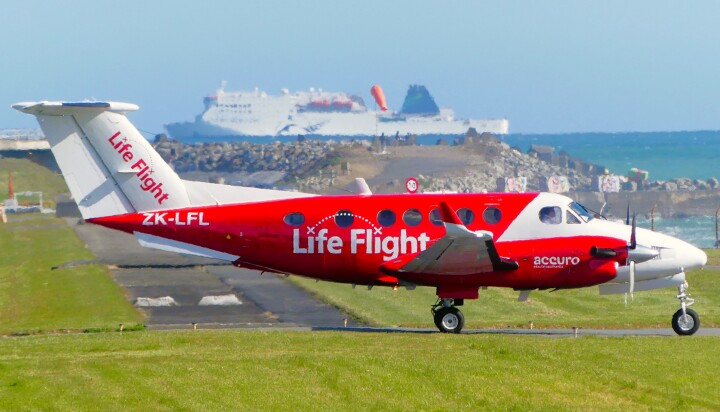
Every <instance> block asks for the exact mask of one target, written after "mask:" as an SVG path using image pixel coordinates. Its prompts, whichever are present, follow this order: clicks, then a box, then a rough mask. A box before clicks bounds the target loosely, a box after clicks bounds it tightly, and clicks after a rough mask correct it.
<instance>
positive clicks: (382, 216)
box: [377, 209, 396, 227]
mask: <svg viewBox="0 0 720 412" xmlns="http://www.w3.org/2000/svg"><path fill="white" fill-rule="evenodd" d="M395 219H396V217H395V212H393V211H392V210H390V209H385V210H381V211H379V212H378V214H377V221H378V223H380V226H385V227H388V226H392V225H394V224H395Z"/></svg>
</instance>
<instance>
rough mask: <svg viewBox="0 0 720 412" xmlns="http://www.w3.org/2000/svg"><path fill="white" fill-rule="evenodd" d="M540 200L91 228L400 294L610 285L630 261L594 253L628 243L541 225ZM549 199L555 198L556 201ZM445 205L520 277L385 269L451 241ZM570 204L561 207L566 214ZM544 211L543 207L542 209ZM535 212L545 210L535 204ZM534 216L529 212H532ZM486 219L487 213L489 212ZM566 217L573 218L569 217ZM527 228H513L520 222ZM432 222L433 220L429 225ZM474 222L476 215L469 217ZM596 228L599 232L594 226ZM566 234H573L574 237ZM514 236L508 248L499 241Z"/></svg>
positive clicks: (336, 208) (414, 200)
mask: <svg viewBox="0 0 720 412" xmlns="http://www.w3.org/2000/svg"><path fill="white" fill-rule="evenodd" d="M541 197H542V196H540V195H538V194H452V195H448V194H442V195H440V194H438V195H371V196H333V197H308V198H300V199H288V200H277V201H269V202H260V203H252V204H237V205H223V206H209V207H202V208H188V209H180V210H174V211H173V210H171V211H159V212H145V213H137V214H126V215H121V216H112V217H105V218H98V219H93V220H91V221H92V222H94V223H97V224H100V225H104V226H107V227H111V228H114V229H120V230H123V231H126V232H129V233H134V232H140V233H147V234H150V235H153V236H158V237H162V238H169V239H174V240H177V241H179V242H183V243H189V244H196V245H202V246H204V247H206V248H209V249H213V250H217V251H222V252H223V253H227V254H230V255H234V256H237V257H238V259H237V261H236V264H237V265H238V266H248V267H256V268H261V269H265V270H269V271H275V272H279V273H292V274H298V275H303V276H309V277H313V278H319V279H323V280H329V281H334V282H344V283H353V284H361V285H388V286H394V285H398V284H403V283H412V284H418V285H426V286H436V287H444V286H453V287H461V288H462V287H465V288H467V289H468V290H472V289H474V290H477V288H478V287H481V286H505V287H514V288H518V289H535V288H540V289H545V288H575V287H583V286H591V285H595V284H599V283H603V282H607V281H609V280H612V279H613V278H614V277H615V276H616V274H617V272H616V269H617V267H618V265H622V264H624V262H625V260H626V258H627V256H626V254H623V253H619V254H618V255H616V256H615V257H613V258H610V259H609V258H598V257H594V256H592V255H591V254H590V250H591V248H592V247H601V248H607V249H618V250H620V249H622V248H623V247H626V246H627V236H624V235H625V233H624V232H625V231H624V230H622V231H621V232H623V233H620V236H611V235H609V234H607V235H602V234H601V235H600V236H598V233H596V232H597V227H598V225H600V224H602V223H608V222H600V221H597V222H590V223H588V222H584V221H582V220H578V221H577V223H573V224H568V223H565V221H564V219H563V221H561V222H560V223H559V224H553V225H551V224H544V223H543V222H541V221H540V220H539V217H538V214H537V212H536V211H535V210H534V209H532V207H529V206H530V205H533V204H534V203H538V202H537V200H538V199H539V198H541ZM552 200H558V199H556V198H551V199H550V200H548V201H550V203H552ZM441 201H444V202H447V203H448V204H449V205H451V206H452V207H453V208H454V209H455V210H456V211H459V213H458V215H459V216H461V218H463V220H464V222H463V223H465V225H466V227H467V228H468V229H469V230H471V231H488V232H491V233H492V235H493V238H494V240H495V243H496V246H497V250H498V252H499V254H500V255H501V256H502V257H506V258H509V259H512V260H514V261H516V262H517V263H518V269H517V270H515V271H511V272H508V273H503V274H497V273H494V272H492V271H489V272H488V271H484V272H483V273H477V274H462V275H415V274H406V275H404V276H403V277H402V278H398V277H397V276H390V275H387V274H385V273H383V272H382V271H381V270H380V269H379V268H380V267H381V266H382V265H383V264H385V263H387V262H390V261H392V260H394V259H396V258H398V257H399V256H405V255H408V254H417V253H419V252H422V251H423V250H425V249H427V248H428V247H429V246H431V245H432V244H433V243H434V242H435V241H437V240H438V239H439V238H441V237H443V236H444V235H445V228H444V227H443V222H442V220H441V219H440V216H439V214H438V204H439V203H440V202H441ZM563 203H567V202H562V201H556V202H555V203H552V204H553V205H555V206H556V207H559V208H565V207H566V206H567V205H566V204H563ZM543 204H544V203H543ZM538 206H542V205H540V204H538ZM529 209H532V210H529ZM488 211H490V212H488ZM563 211H564V212H566V213H568V212H567V211H566V210H564V209H563ZM523 213H525V214H530V215H531V216H532V217H534V219H532V218H531V220H533V221H532V222H531V225H532V227H536V229H537V230H535V231H534V232H536V233H537V234H536V235H531V236H525V239H513V237H516V236H513V235H512V233H509V231H510V232H512V231H513V230H521V231H522V232H523V233H524V234H525V235H527V233H529V232H533V230H530V229H532V228H531V227H528V226H524V227H520V228H518V227H513V223H514V222H517V219H518V217H520V216H521V215H523ZM431 216H432V219H431ZM471 216H472V217H471ZM596 224H597V225H596ZM568 227H570V229H573V230H570V231H568ZM504 238H508V239H509V240H503V239H504Z"/></svg>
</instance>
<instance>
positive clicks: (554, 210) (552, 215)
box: [540, 206, 562, 225]
mask: <svg viewBox="0 0 720 412" xmlns="http://www.w3.org/2000/svg"><path fill="white" fill-rule="evenodd" d="M540 221H541V222H543V223H546V224H549V225H559V224H560V222H562V215H561V212H560V208H559V207H557V206H550V207H544V208H542V209H540Z"/></svg>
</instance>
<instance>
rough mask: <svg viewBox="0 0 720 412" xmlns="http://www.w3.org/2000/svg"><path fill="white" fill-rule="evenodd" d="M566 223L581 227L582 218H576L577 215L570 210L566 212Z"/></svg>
mask: <svg viewBox="0 0 720 412" xmlns="http://www.w3.org/2000/svg"><path fill="white" fill-rule="evenodd" d="M565 223H567V224H570V225H579V224H580V218H578V217H577V216H575V214H574V213H573V212H571V211H569V210H566V211H565Z"/></svg>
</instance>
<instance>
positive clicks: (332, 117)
mask: <svg viewBox="0 0 720 412" xmlns="http://www.w3.org/2000/svg"><path fill="white" fill-rule="evenodd" d="M418 102H419V103H418ZM420 103H422V104H420ZM406 106H407V107H406ZM403 108H404V110H401V111H400V112H397V113H389V112H381V111H376V110H370V109H369V108H368V107H367V106H366V105H365V103H364V101H363V100H362V98H360V97H358V96H355V95H347V94H345V93H342V92H323V91H322V90H314V89H311V90H310V91H308V92H295V93H290V92H289V91H287V90H283V93H282V94H281V95H275V96H273V95H268V94H267V93H265V92H262V91H260V90H257V89H256V90H255V91H254V92H226V91H225V90H224V88H222V87H221V88H220V89H218V90H217V94H216V95H214V96H208V97H206V98H205V111H204V112H203V113H202V114H200V115H198V116H197V117H196V118H195V121H194V122H184V123H171V124H168V125H166V126H165V128H166V129H167V131H168V133H169V134H170V136H171V137H172V138H174V139H177V140H199V139H202V140H211V139H231V138H234V137H237V138H248V139H252V138H257V139H258V140H262V139H266V138H281V137H290V136H292V137H294V138H297V137H298V136H305V137H320V138H343V137H348V138H359V137H367V136H381V135H385V136H396V135H398V136H407V135H415V136H451V135H455V136H457V135H461V134H464V133H465V132H467V131H468V129H470V128H474V129H475V130H476V131H477V132H478V133H483V132H490V133H494V134H507V133H508V130H509V122H508V121H507V119H487V120H473V119H467V120H458V119H455V118H454V114H453V112H452V109H448V108H445V109H438V108H437V106H436V105H435V102H434V100H433V99H432V96H430V94H429V93H428V92H427V90H426V89H425V87H424V86H417V85H415V86H410V89H409V91H408V96H407V97H406V99H405V103H404V104H403ZM405 109H407V110H405Z"/></svg>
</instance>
